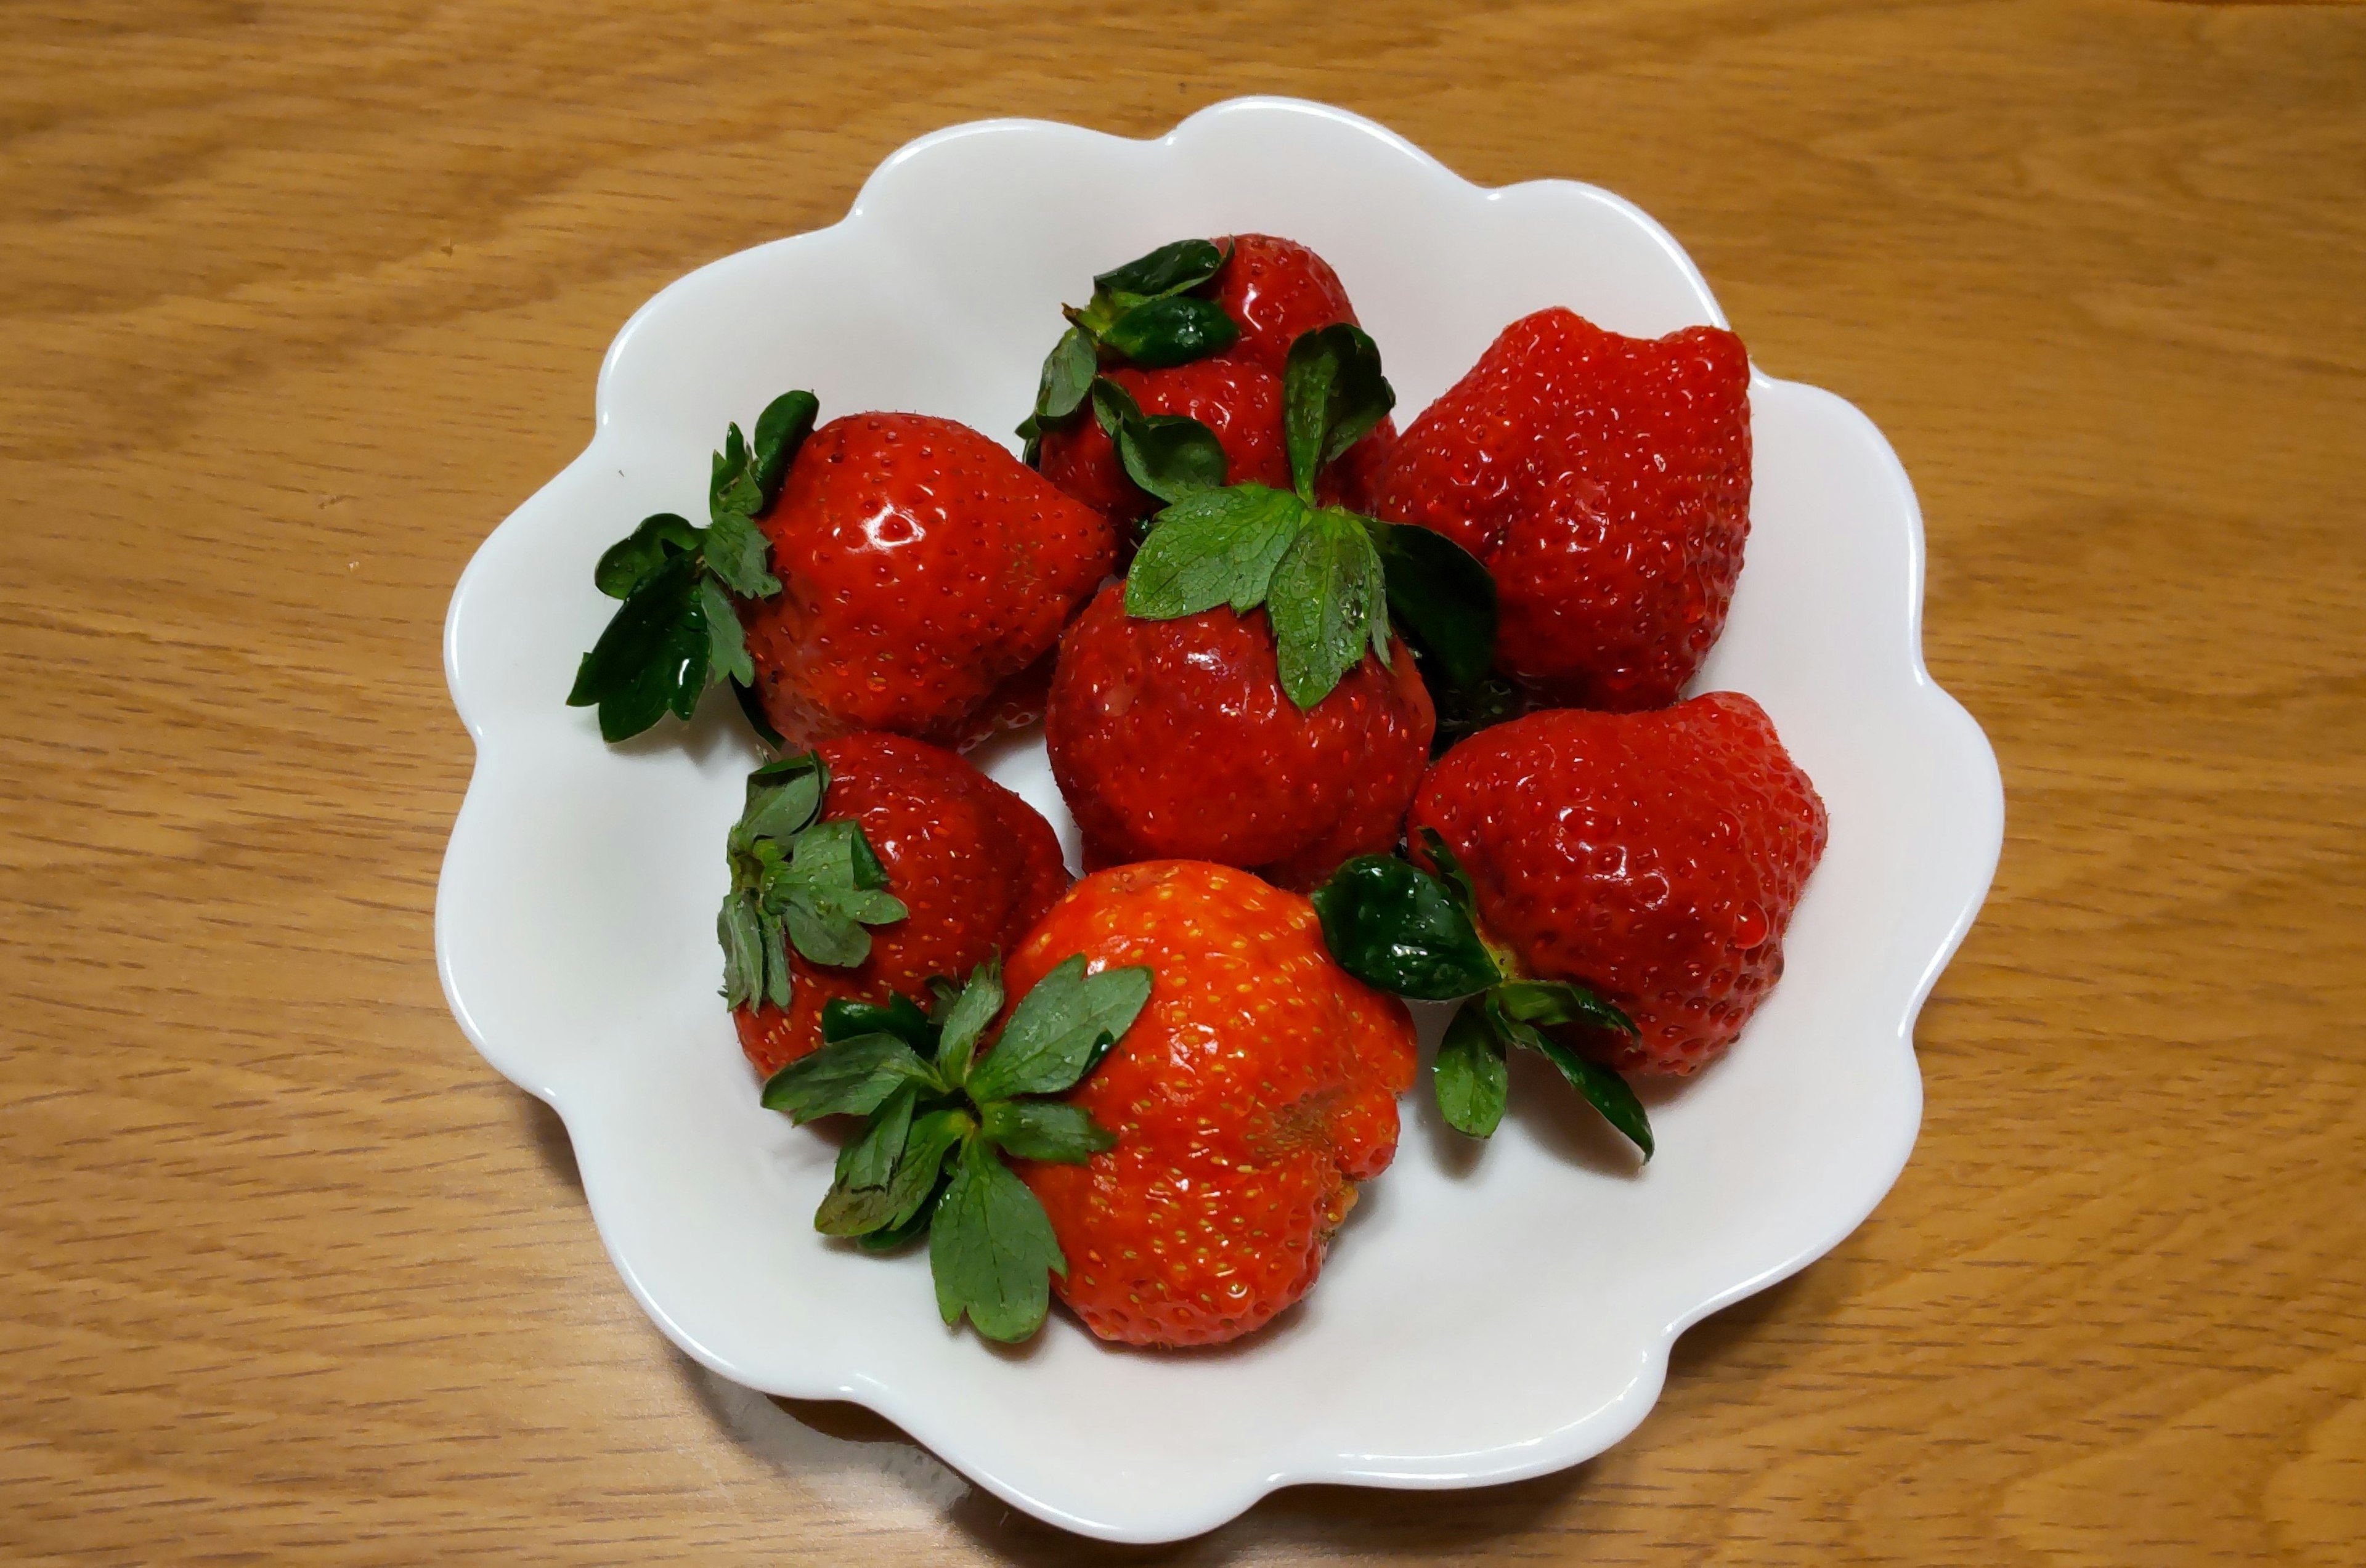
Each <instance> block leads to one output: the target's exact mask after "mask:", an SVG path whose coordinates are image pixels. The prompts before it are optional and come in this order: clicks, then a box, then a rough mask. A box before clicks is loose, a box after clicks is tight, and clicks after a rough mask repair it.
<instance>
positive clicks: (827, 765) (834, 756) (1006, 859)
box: [723, 734, 1068, 1075]
mask: <svg viewBox="0 0 2366 1568" xmlns="http://www.w3.org/2000/svg"><path fill="white" fill-rule="evenodd" d="M811 756H812V757H814V758H817V759H818V760H819V761H820V762H821V763H822V768H821V769H819V770H814V769H810V768H806V767H801V766H799V763H798V760H797V759H788V760H784V761H783V762H781V763H775V764H772V766H770V767H768V768H766V769H762V770H760V771H759V773H758V774H757V776H756V778H754V779H752V780H750V782H749V815H748V817H747V818H743V820H742V824H741V828H740V829H738V830H736V831H735V833H734V835H733V841H732V850H733V870H734V876H733V894H732V898H731V899H730V900H727V903H726V906H725V930H724V932H723V937H724V944H725V950H726V953H727V954H730V955H731V960H732V962H731V965H730V970H731V972H730V973H729V974H727V981H726V987H727V990H726V994H727V998H729V999H730V1000H731V1001H732V1002H733V1003H734V1004H735V1006H736V1010H735V1011H734V1013H733V1014H732V1021H733V1022H734V1023H736V1024H737V1025H738V1030H739V1043H740V1045H741V1047H742V1048H743V1049H744V1050H745V1051H746V1052H747V1054H748V1060H749V1063H751V1064H752V1065H753V1066H755V1068H756V1070H757V1071H758V1072H760V1073H763V1074H767V1075H770V1074H772V1073H773V1072H776V1071H778V1070H779V1069H780V1068H781V1067H782V1066H784V1065H786V1064H787V1063H790V1062H793V1061H795V1060H796V1059H798V1058H799V1057H801V1056H804V1055H806V1054H807V1053H809V1052H811V1051H812V1050H814V1049H815V1047H817V1045H819V1044H820V1043H821V1023H822V1013H823V1010H824V1008H825V1007H826V1006H827V1005H828V1003H830V1002H832V1001H835V1000H839V999H845V1000H851V1001H862V1002H873V1003H884V1002H886V1001H887V1000H888V999H889V998H891V997H895V996H904V997H909V998H920V999H922V1000H925V999H926V998H927V997H928V994H929V990H928V981H929V977H930V976H940V975H943V976H960V975H966V974H968V973H969V972H970V971H971V970H972V969H974V968H975V967H976V966H977V965H978V964H983V963H986V961H987V960H988V959H990V958H992V957H993V956H994V954H995V953H997V951H1001V950H1006V949H1008V948H1009V947H1010V946H1011V945H1013V944H1014V943H1016V942H1018V940H1019V939H1020V936H1021V935H1022V934H1024V933H1025V932H1026V931H1027V930H1028V929H1029V928H1030V927H1031V926H1032V925H1033V924H1034V923H1035V921H1036V920H1037V919H1039V918H1041V917H1042V913H1043V911H1044V910H1045V909H1046V908H1049V907H1050V906H1051V904H1052V902H1053V900H1054V899H1055V898H1057V897H1059V896H1060V894H1061V893H1062V892H1063V891H1065V889H1066V887H1067V886H1068V874H1067V869H1066V867H1065V865H1064V864H1063V863H1061V858H1060V844H1059V840H1058V839H1057V837H1056V836H1055V835H1054V834H1053V831H1052V826H1051V824H1050V823H1048V822H1046V821H1044V820H1043V818H1042V816H1041V815H1040V814H1039V813H1038V812H1037V811H1036V810H1035V808H1034V807H1031V806H1029V805H1028V804H1027V803H1026V802H1025V801H1023V800H1021V799H1020V798H1019V796H1017V795H1013V794H1012V793H1011V792H1010V791H1008V790H1007V789H1005V788H1003V787H1002V786H1001V785H1000V784H996V783H995V782H994V781H993V780H992V779H989V778H987V777H986V775H985V774H984V773H979V772H978V771H977V770H976V769H975V768H973V767H971V766H970V765H969V764H968V763H967V762H965V761H962V760H961V759H960V758H959V757H956V756H954V755H953V754H952V752H950V751H946V750H941V749H940V748H938V747H935V746H930V745H929V744H927V743H926V742H924V741H919V740H913V739H908V738H907V737H904V736H900V735H880V734H858V735H848V736H841V737H839V738H837V739H830V740H825V741H823V742H822V743H821V744H820V745H818V746H817V747H816V748H814V750H813V752H812V753H811ZM816 785H817V786H818V789H817V790H816V789H815V788H814V786H816ZM792 789H794V790H797V791H800V792H807V791H810V792H812V794H813V801H812V812H811V815H809V816H803V817H801V816H800V808H801V807H805V806H806V804H807V802H806V800H805V799H804V798H802V796H800V797H799V798H794V799H781V798H779V796H780V795H782V794H783V792H785V791H789V790H792ZM831 823H844V824H851V825H852V826H853V827H854V828H856V829H860V840H861V843H862V849H861V850H857V849H855V848H854V846H853V844H852V842H851V841H850V842H848V843H847V844H845V845H844V849H843V852H845V853H846V854H847V856H848V859H847V862H846V875H845V876H844V877H843V878H842V879H840V880H841V881H843V882H846V883H851V884H852V885H854V886H855V887H856V889H857V891H858V892H873V893H882V894H884V895H886V896H887V897H889V898H891V899H892V900H894V901H896V902H898V903H900V906H901V908H902V910H903V914H902V916H901V918H891V919H885V920H884V921H880V922H877V923H873V922H872V921H871V920H870V919H869V917H867V916H858V919H861V920H862V923H864V924H866V925H868V926H869V927H870V929H869V931H868V939H869V940H868V942H867V946H866V947H865V951H864V952H863V953H862V956H861V957H860V959H859V961H857V962H854V963H852V964H839V963H835V962H831V961H828V960H829V958H830V954H829V953H828V951H827V950H825V951H824V952H823V953H820V954H817V955H808V953H806V951H805V943H804V939H806V937H807V936H808V933H809V931H810V929H811V928H810V925H809V924H808V923H807V922H806V920H805V919H803V912H802V911H801V912H800V913H799V914H797V915H791V914H788V913H787V912H786V911H787V907H788V906H789V905H791V904H793V903H795V902H796V901H798V900H799V899H802V900H803V901H804V902H805V903H806V905H808V906H812V907H815V908H817V912H818V913H819V914H820V915H822V916H828V914H829V913H831V907H830V906H831V898H830V896H829V895H830V889H831V886H832V880H831V878H832V877H833V876H834V875H835V873H836V869H837V867H836V863H835V861H834V860H833V859H832V858H831V856H830V855H829V853H828V852H829V851H836V850H839V846H838V845H836V844H830V843H827V842H826V841H824V840H817V837H816V833H815V829H820V832H821V834H822V835H823V836H824V839H826V838H827V837H828V835H829V834H830V829H829V828H828V824H831ZM837 836H838V837H839V838H845V837H846V835H844V834H843V833H842V832H841V833H839V834H838V835H837ZM767 841H770V842H772V843H774V844H776V845H778V846H780V847H781V848H782V849H783V850H785V851H786V853H785V854H773V855H772V857H771V858H772V860H774V861H777V862H780V863H782V866H783V869H782V870H780V871H776V872H774V873H773V874H772V880H771V883H770V886H769V891H770V893H771V896H772V902H773V904H774V905H776V906H779V907H780V908H779V910H778V911H776V918H775V930H774V931H762V930H758V931H755V934H754V935H753V936H752V937H750V936H749V930H748V929H743V930H742V931H741V932H740V933H739V934H740V936H741V938H742V939H743V940H742V943H741V946H742V948H743V949H747V948H755V949H759V951H756V952H755V953H754V955H753V960H752V962H750V960H749V958H748V957H747V956H745V955H744V953H734V951H733V945H734V933H733V931H732V930H731V922H732V921H733V919H734V918H735V917H734V915H733V910H734V908H747V909H748V911H749V912H748V913H747V914H745V915H742V916H739V917H738V919H741V920H742V921H743V922H746V923H747V925H748V926H749V928H750V929H752V928H753V926H754V925H755V923H756V922H758V921H759V920H760V911H759V909H758V908H756V906H758V905H759V904H760V901H761V899H762V898H763V897H764V896H765V894H766V892H767V888H766V886H761V884H762V878H763V874H764V870H765V866H764V858H765V856H764V852H763V850H762V846H763V844H764V843H766V842H767ZM866 852H867V853H868V854H869V855H872V856H874V857H875V861H876V866H877V870H878V873H879V874H878V875H876V876H872V877H865V876H864V875H863V874H862V867H863V864H864V863H863V858H862V857H863V855H864V854H865V853H866ZM800 867H802V868H804V869H803V870H802V871H800V869H799V868H800ZM866 880H867V881H871V882H873V883H874V884H875V886H873V887H872V888H869V889H863V888H862V887H861V886H860V885H861V884H862V882H864V881H866ZM841 897H843V896H841ZM840 934H841V935H843V934H844V933H843V932H842V931H841V933H840ZM783 939H785V940H783ZM767 941H770V942H772V950H771V957H770V958H769V959H768V958H767V957H766V955H765V953H763V952H762V951H760V949H761V946H762V944H763V943H765V942H767ZM839 956H843V954H842V953H840V954H839ZM783 959H784V960H785V964H786V967H785V970H784V971H783V972H782V973H781V974H780V975H779V976H769V975H768V974H767V972H766V969H765V965H766V964H767V963H769V962H778V961H780V960H783ZM770 978H778V979H780V980H783V981H785V990H786V1004H787V1005H786V1006H783V1005H781V1001H780V996H781V988H780V987H773V986H769V985H768V984H767V983H766V981H767V980H768V979H770ZM735 980H736V981H737V982H738V983H737V984H735V983H734V982H735Z"/></svg>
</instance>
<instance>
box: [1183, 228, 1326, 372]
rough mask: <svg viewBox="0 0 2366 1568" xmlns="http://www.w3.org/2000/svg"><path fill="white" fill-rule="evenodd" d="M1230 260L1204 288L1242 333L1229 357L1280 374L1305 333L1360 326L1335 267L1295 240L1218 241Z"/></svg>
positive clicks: (1239, 238)
mask: <svg viewBox="0 0 2366 1568" xmlns="http://www.w3.org/2000/svg"><path fill="white" fill-rule="evenodd" d="M1216 245H1217V248H1218V249H1220V250H1222V249H1225V248H1227V247H1229V248H1230V253H1231V254H1230V259H1228V260H1227V261H1226V262H1225V263H1224V265H1223V269H1222V271H1220V272H1218V273H1217V274H1216V276H1215V281H1214V282H1212V283H1211V284H1208V285H1206V286H1204V287H1205V291H1206V292H1207V293H1208V294H1210V295H1211V296H1212V297H1213V298H1214V299H1215V301H1216V303H1217V304H1219V305H1222V307H1223V308H1224V313H1225V314H1226V315H1228V316H1230V317H1232V319H1233V320H1234V321H1235V322H1236V323H1238V325H1239V327H1240V329H1241V335H1240V338H1239V339H1238V341H1236V342H1235V343H1234V344H1233V346H1232V347H1231V348H1229V349H1226V350H1225V351H1224V356H1225V357H1226V358H1228V359H1238V360H1245V361H1246V362H1248V363H1250V364H1253V365H1261V366H1263V367H1265V368H1266V369H1267V370H1268V371H1269V372H1271V373H1272V374H1273V375H1275V376H1279V375H1280V374H1281V372H1282V367H1283V366H1284V364H1286V363H1287V362H1288V360H1289V358H1290V344H1293V343H1296V342H1297V341H1298V339H1299V337H1300V335H1301V333H1311V332H1313V331H1314V329H1315V328H1317V327H1327V326H1329V325H1331V324H1332V323H1333V322H1334V321H1346V322H1348V323H1350V324H1351V325H1358V326H1360V325H1361V324H1362V323H1361V322H1359V321H1357V320H1356V308H1355V306H1353V305H1351V304H1349V303H1348V302H1347V290H1346V287H1345V286H1343V285H1342V284H1341V283H1340V281H1339V275H1338V274H1337V273H1335V272H1334V271H1332V270H1331V264H1330V263H1329V262H1326V261H1324V259H1323V258H1322V257H1321V256H1318V255H1316V254H1314V253H1313V251H1311V250H1309V249H1308V248H1307V247H1305V246H1304V245H1301V244H1300V243H1298V242H1297V241H1295V240H1284V239H1280V238H1278V237H1276V236H1275V235H1272V234H1235V235H1234V236H1233V237H1232V238H1230V239H1228V240H1218V241H1217V242H1216Z"/></svg>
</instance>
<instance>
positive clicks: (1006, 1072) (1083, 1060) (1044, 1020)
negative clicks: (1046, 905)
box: [969, 953, 1151, 1104]
mask: <svg viewBox="0 0 2366 1568" xmlns="http://www.w3.org/2000/svg"><path fill="white" fill-rule="evenodd" d="M1150 979H1151V976H1150V971H1149V970H1148V969H1147V968H1144V967H1142V966H1139V965H1137V966H1133V967H1130V968H1124V969H1104V970H1102V971H1101V972H1100V973H1098V974H1097V975H1087V974H1086V973H1085V959H1084V954H1082V953H1077V954H1075V955H1074V956H1072V957H1070V958H1068V959H1067V960H1066V961H1065V962H1064V963H1063V964H1060V965H1059V967H1057V968H1055V969H1053V971H1052V972H1051V973H1050V974H1048V975H1046V976H1043V978H1042V979H1041V980H1039V981H1037V982H1036V983H1035V987H1034V989H1032V990H1031V991H1029V992H1028V993H1027V994H1026V995H1025V996H1024V997H1021V998H1020V999H1019V1005H1018V1006H1017V1007H1015V1008H1013V1009H1012V1010H1011V1013H1010V1021H1009V1022H1008V1024H1005V1025H1004V1026H1003V1030H1002V1035H1001V1038H999V1039H998V1040H997V1041H996V1042H995V1044H994V1049H993V1050H991V1051H989V1052H987V1053H986V1058H985V1060H983V1061H981V1062H980V1063H979V1064H978V1065H977V1066H975V1068H973V1069H972V1070H971V1072H970V1075H969V1092H970V1096H971V1098H972V1099H974V1100H977V1101H978V1102H979V1103H980V1104H984V1103H985V1102H986V1101H987V1100H1009V1099H1011V1098H1013V1097H1014V1096H1018V1095H1022V1094H1057V1093H1059V1092H1060V1091H1061V1090H1062V1089H1067V1088H1068V1087H1070V1086H1071V1085H1073V1084H1074V1083H1075V1082H1076V1080H1077V1079H1078V1078H1080V1077H1084V1075H1085V1073H1086V1072H1087V1069H1089V1068H1090V1067H1091V1066H1092V1065H1093V1064H1094V1063H1095V1062H1096V1061H1098V1060H1099V1055H1100V1052H1101V1050H1102V1047H1103V1043H1104V1042H1110V1041H1117V1040H1121V1039H1123V1038H1124V1037H1125V1032H1126V1031H1127V1030H1128V1029H1130V1028H1132V1026H1133V1021H1134V1018H1135V1016H1136V1015H1137V1014H1139V1013H1140V1012H1141V1011H1142V1009H1143V1006H1144V1004H1145V1003H1146V1002H1148V1001H1149V1000H1150Z"/></svg>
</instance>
